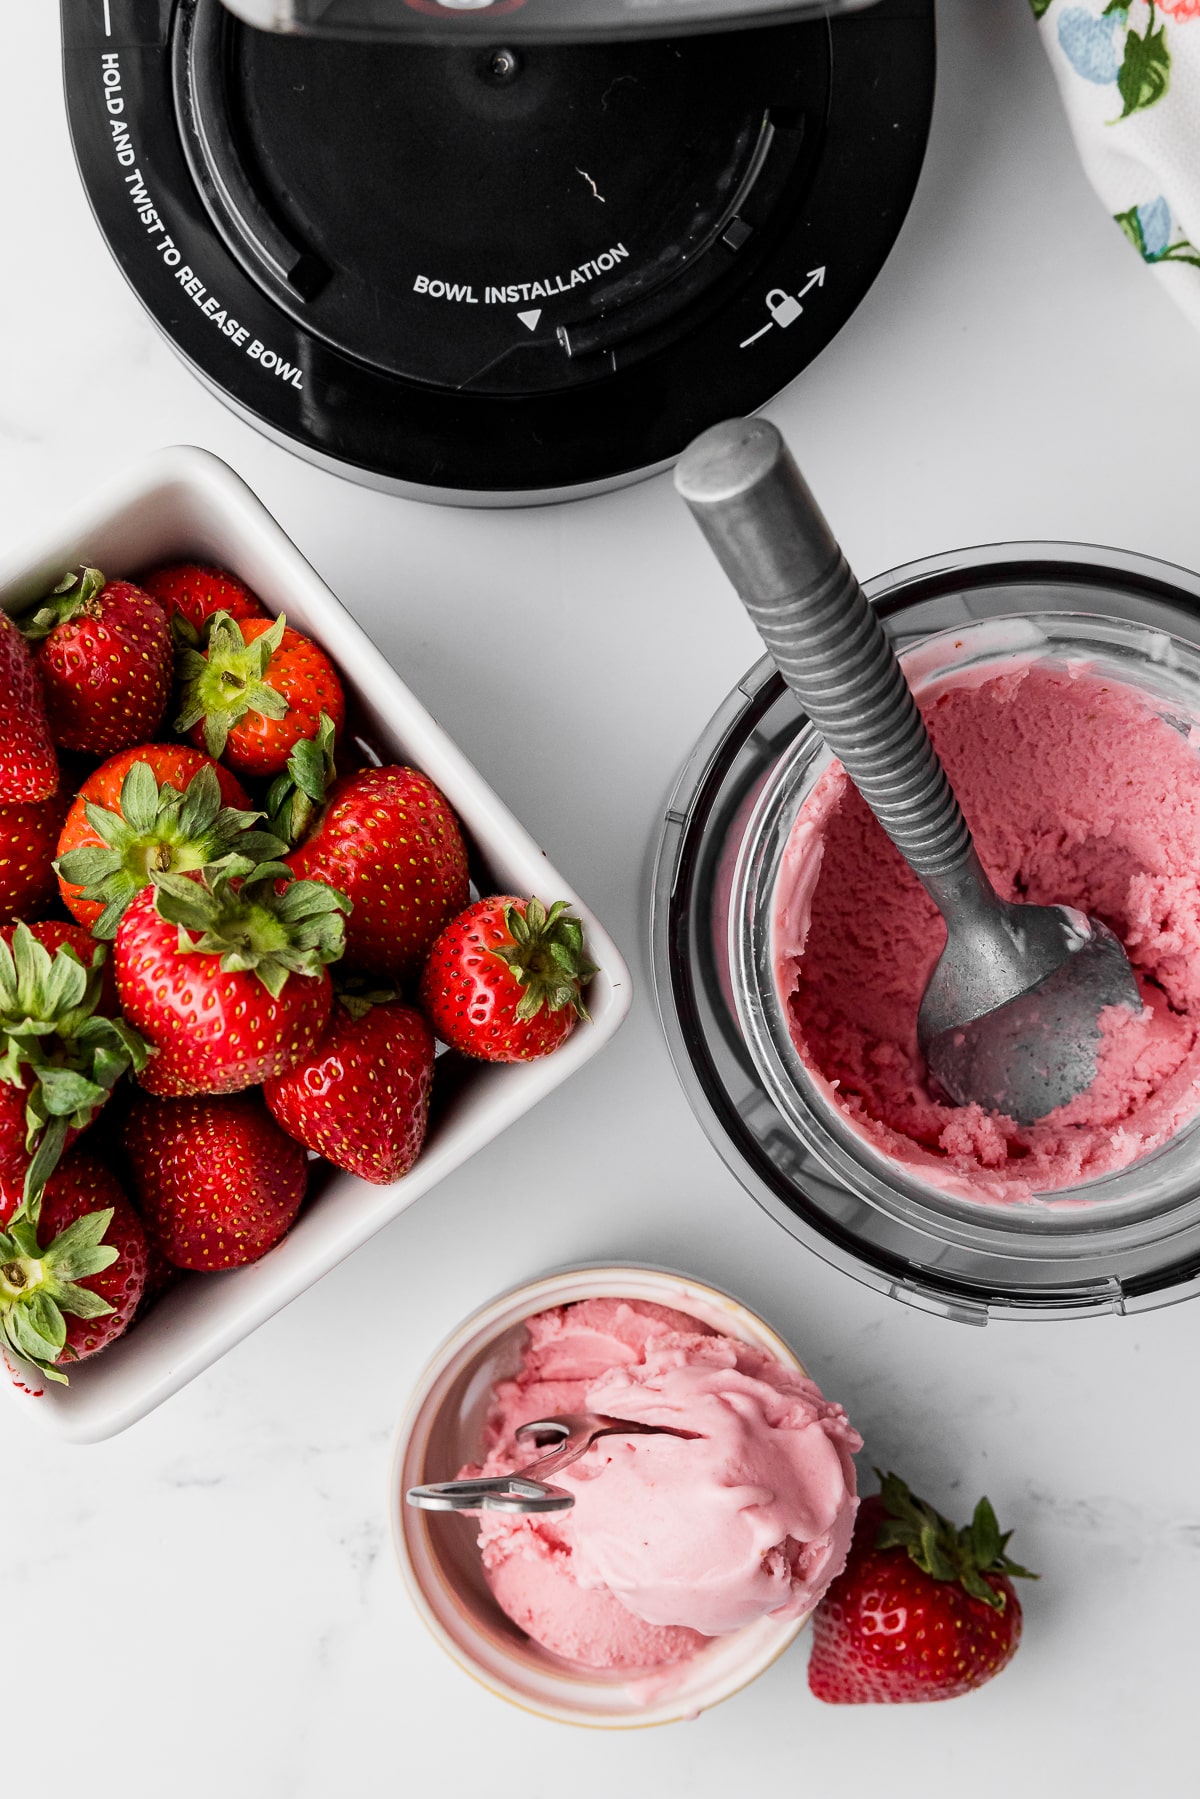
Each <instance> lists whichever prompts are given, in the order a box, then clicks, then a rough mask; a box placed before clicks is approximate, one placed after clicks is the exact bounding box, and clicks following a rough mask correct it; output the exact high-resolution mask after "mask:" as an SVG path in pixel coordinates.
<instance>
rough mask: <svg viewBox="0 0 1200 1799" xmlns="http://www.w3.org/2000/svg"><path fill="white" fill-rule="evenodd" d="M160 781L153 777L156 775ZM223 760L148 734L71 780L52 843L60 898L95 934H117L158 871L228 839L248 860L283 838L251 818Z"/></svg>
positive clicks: (219, 851)
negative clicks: (72, 789) (69, 798)
mask: <svg viewBox="0 0 1200 1799" xmlns="http://www.w3.org/2000/svg"><path fill="white" fill-rule="evenodd" d="M160 783H161V785H160ZM248 804H249V801H248V800H247V797H246V794H245V792H244V791H243V789H242V788H241V786H240V785H239V783H238V782H237V780H236V779H235V778H234V776H233V775H231V774H230V773H229V770H228V769H225V768H222V767H221V766H220V764H219V763H216V762H214V761H212V759H211V758H210V757H208V756H202V755H201V754H200V752H199V751H198V750H193V749H188V748H187V747H186V745H183V744H146V745H144V746H143V747H142V748H141V749H136V750H125V751H124V752H123V753H122V754H121V755H119V756H114V757H112V759H111V760H110V761H108V762H106V763H104V764H103V766H102V767H100V768H98V769H97V770H96V772H95V774H93V775H92V776H90V777H89V779H88V780H86V781H85V782H84V784H83V786H82V787H81V788H80V790H79V794H78V796H77V798H76V799H75V802H74V804H73V805H72V807H71V810H70V812H69V813H68V814H67V822H66V825H65V826H64V828H63V832H62V836H61V838H60V839H59V845H58V851H59V854H58V862H57V868H58V877H59V886H60V888H61V891H62V897H63V903H64V904H65V905H66V907H67V909H68V910H69V911H70V912H72V913H73V914H74V916H75V917H76V918H77V919H78V920H79V922H80V923H81V924H85V925H88V926H89V927H90V928H91V930H92V932H93V933H94V935H95V936H97V937H105V938H107V937H115V936H116V934H117V925H118V924H119V923H120V920H121V916H122V914H123V913H124V911H125V908H126V906H127V905H128V904H129V902H130V900H131V899H132V898H133V896H134V894H135V893H140V891H141V889H142V888H143V887H144V886H145V885H146V883H147V882H148V881H149V880H150V879H151V877H152V876H154V875H158V874H188V873H190V872H191V871H192V870H194V869H197V868H207V867H209V866H210V865H211V864H212V863H213V862H218V861H220V859H221V858H222V857H223V856H227V855H228V854H229V853H230V851H231V850H234V849H236V850H237V852H238V854H239V855H242V856H248V857H249V858H250V859H251V861H264V860H266V859H267V858H268V857H270V856H279V855H282V854H283V852H284V850H285V849H286V848H287V845H286V844H285V843H284V842H283V841H282V840H281V839H280V838H278V837H273V836H271V835H270V834H269V833H268V832H265V831H255V830H253V829H252V828H251V827H252V826H253V825H254V823H255V822H256V820H258V819H260V818H261V817H262V816H263V815H262V813H261V812H250V811H247V810H245V808H246V807H247V806H248Z"/></svg>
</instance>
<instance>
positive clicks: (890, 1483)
mask: <svg viewBox="0 0 1200 1799" xmlns="http://www.w3.org/2000/svg"><path fill="white" fill-rule="evenodd" d="M875 1473H876V1475H877V1476H878V1478H879V1491H880V1498H881V1499H882V1500H883V1503H884V1506H885V1508H886V1510H887V1514H888V1515H887V1517H886V1518H885V1519H884V1521H883V1523H882V1524H881V1525H880V1526H879V1530H878V1532H877V1534H876V1537H875V1548H876V1549H903V1550H905V1551H906V1553H907V1555H908V1558H909V1560H910V1561H911V1562H913V1563H915V1564H916V1566H917V1567H918V1568H920V1569H921V1571H922V1573H924V1574H928V1575H929V1576H930V1577H931V1578H932V1579H933V1580H939V1581H955V1582H957V1584H958V1585H959V1586H960V1587H962V1589H963V1590H964V1592H966V1593H969V1594H970V1596H971V1598H972V1599H978V1600H980V1601H981V1602H982V1603H983V1604H984V1605H988V1606H991V1608H992V1610H993V1611H997V1612H1002V1611H1003V1610H1004V1608H1005V1605H1006V1604H1007V1597H1006V1595H1005V1592H1004V1589H1003V1588H1002V1587H996V1586H993V1585H992V1583H991V1582H990V1581H989V1580H986V1579H985V1578H984V1576H985V1575H988V1574H992V1575H996V1574H1006V1575H1008V1576H1009V1577H1010V1578H1015V1579H1018V1580H1037V1579H1038V1576H1037V1575H1036V1574H1032V1573H1031V1572H1030V1571H1029V1569H1028V1568H1022V1567H1021V1565H1020V1563H1019V1562H1014V1561H1013V1560H1012V1559H1011V1557H1010V1556H1009V1555H1008V1554H1007V1553H1006V1551H1007V1545H1008V1540H1009V1538H1010V1537H1011V1535H1012V1532H1011V1531H1006V1532H1004V1534H1003V1535H1001V1531H1000V1526H999V1525H998V1524H997V1522H996V1514H995V1512H994V1511H993V1510H992V1506H991V1502H990V1500H987V1499H981V1500H980V1501H979V1504H978V1505H977V1506H976V1507H975V1514H974V1516H973V1518H972V1519H971V1522H970V1524H968V1525H965V1526H964V1527H963V1528H962V1529H961V1530H959V1529H958V1528H957V1527H956V1526H955V1525H953V1524H951V1523H950V1521H949V1519H948V1518H943V1517H942V1515H941V1513H940V1512H935V1511H934V1509H933V1507H932V1506H931V1505H929V1504H928V1503H927V1501H925V1500H924V1499H918V1498H916V1497H915V1496H914V1494H912V1493H911V1492H910V1491H909V1489H908V1486H907V1485H906V1483H905V1482H904V1481H902V1480H901V1479H900V1476H899V1475H898V1474H884V1473H882V1472H881V1470H880V1469H878V1468H876V1470H875Z"/></svg>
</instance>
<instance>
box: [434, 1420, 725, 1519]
mask: <svg viewBox="0 0 1200 1799" xmlns="http://www.w3.org/2000/svg"><path fill="white" fill-rule="evenodd" d="M515 1435H516V1438H517V1441H518V1442H525V1441H530V1442H533V1441H536V1440H537V1439H538V1438H539V1437H556V1438H557V1439H558V1441H557V1443H556V1444H555V1447H554V1448H553V1449H551V1450H550V1452H549V1454H547V1455H543V1456H539V1457H538V1459H537V1461H535V1462H530V1463H529V1465H528V1466H527V1467H525V1468H518V1469H517V1471H516V1472H515V1473H514V1474H492V1475H485V1474H481V1475H477V1476H476V1477H475V1479H473V1480H438V1481H434V1482H432V1484H431V1485H429V1486H425V1487H410V1488H409V1489H408V1492H407V1493H406V1494H405V1495H404V1497H405V1500H406V1501H407V1503H408V1504H409V1505H415V1506H418V1507H419V1508H420V1509H421V1510H422V1511H426V1512H569V1511H570V1509H571V1507H572V1506H573V1505H574V1504H575V1495H574V1493H568V1492H567V1490H566V1488H565V1487H553V1486H549V1485H547V1483H546V1476H547V1475H548V1474H557V1473H558V1472H559V1470H560V1469H562V1468H568V1467H569V1466H570V1465H571V1463H572V1462H577V1461H578V1460H579V1458H580V1456H581V1455H586V1453H587V1451H588V1450H589V1449H590V1448H591V1447H592V1444H593V1443H594V1442H595V1441H596V1439H597V1437H612V1436H626V1437H695V1436H696V1435H698V1433H697V1432H696V1431H694V1430H674V1429H673V1428H672V1427H671V1426H670V1425H669V1424H636V1423H634V1421H633V1420H632V1419H630V1418H610V1417H608V1416H607V1415H606V1414H605V1413H603V1412H562V1413H559V1414H558V1415H557V1416H556V1417H553V1418H538V1419H536V1420H535V1421H534V1422H532V1423H530V1424H522V1425H519V1426H518V1427H517V1430H516V1432H515Z"/></svg>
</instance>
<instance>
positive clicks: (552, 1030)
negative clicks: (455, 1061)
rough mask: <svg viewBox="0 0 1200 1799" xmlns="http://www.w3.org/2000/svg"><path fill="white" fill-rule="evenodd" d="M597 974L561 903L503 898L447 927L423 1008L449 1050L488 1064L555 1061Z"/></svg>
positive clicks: (424, 985)
mask: <svg viewBox="0 0 1200 1799" xmlns="http://www.w3.org/2000/svg"><path fill="white" fill-rule="evenodd" d="M595 973H596V966H595V964H594V963H593V962H589V961H588V959H587V957H586V956H585V955H584V953H583V926H582V925H581V924H580V922H579V920H578V919H577V918H572V917H571V915H570V913H569V912H568V911H567V902H566V900H559V901H557V903H556V904H555V905H553V906H551V908H550V910H549V912H547V911H546V908H545V907H544V906H543V905H542V902H541V901H540V900H536V899H531V900H522V899H515V898H513V896H512V895H511V894H499V895H495V896H493V897H492V898H490V899H480V900H476V901H475V904H474V905H473V906H468V907H467V909H466V911H465V912H460V913H459V915H458V917H457V918H454V919H452V920H451V921H450V923H449V924H448V925H447V926H446V929H445V930H444V931H443V932H442V934H441V936H440V937H439V938H438V940H437V942H436V943H435V944H434V946H433V948H432V950H431V951H430V953H429V961H428V962H427V963H426V966H425V973H424V974H423V975H422V976H421V992H420V997H421V1004H422V1006H423V1007H424V1009H425V1013H426V1016H427V1017H428V1019H429V1022H430V1023H431V1024H432V1026H433V1028H434V1030H435V1031H436V1032H437V1034H438V1036H439V1037H440V1038H441V1040H442V1042H443V1043H448V1044H449V1045H450V1047H451V1048H452V1049H457V1050H461V1051H462V1053H463V1054H464V1055H466V1056H478V1057H481V1058H482V1060H484V1061H485V1062H528V1061H531V1060H532V1059H533V1058H534V1057H535V1056H548V1055H549V1054H550V1052H551V1050H555V1049H557V1048H558V1046H559V1044H560V1043H562V1042H563V1041H564V1040H565V1039H566V1038H567V1037H569V1036H570V1035H571V1032H572V1031H573V1030H574V1029H575V1021H576V1019H577V1018H586V1017H587V1009H586V1008H585V1006H584V1003H583V996H582V993H581V991H580V989H581V988H582V987H583V986H585V985H586V983H587V982H588V981H590V980H591V978H592V976H593V975H594V974H595Z"/></svg>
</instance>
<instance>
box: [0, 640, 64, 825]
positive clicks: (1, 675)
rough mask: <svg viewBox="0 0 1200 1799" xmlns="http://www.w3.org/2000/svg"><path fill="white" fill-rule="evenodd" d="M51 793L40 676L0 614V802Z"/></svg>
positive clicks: (54, 774)
mask: <svg viewBox="0 0 1200 1799" xmlns="http://www.w3.org/2000/svg"><path fill="white" fill-rule="evenodd" d="M57 791H58V760H57V758H56V757H55V754H54V743H53V741H52V739H51V736H50V722H49V720H48V719H47V717H46V697H45V694H44V693H43V691H42V677H41V675H40V674H39V672H38V667H37V664H36V662H35V661H34V659H33V656H32V655H31V653H30V650H29V645H28V644H27V643H26V642H25V639H24V638H23V637H22V636H21V633H20V632H19V631H18V629H17V627H16V625H14V623H13V621H12V619H11V618H9V616H8V614H7V613H6V612H2V611H0V801H3V802H4V803H5V804H12V805H28V804H30V803H31V802H35V801H37V800H47V799H49V798H50V795H51V794H52V793H56V792H57Z"/></svg>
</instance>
